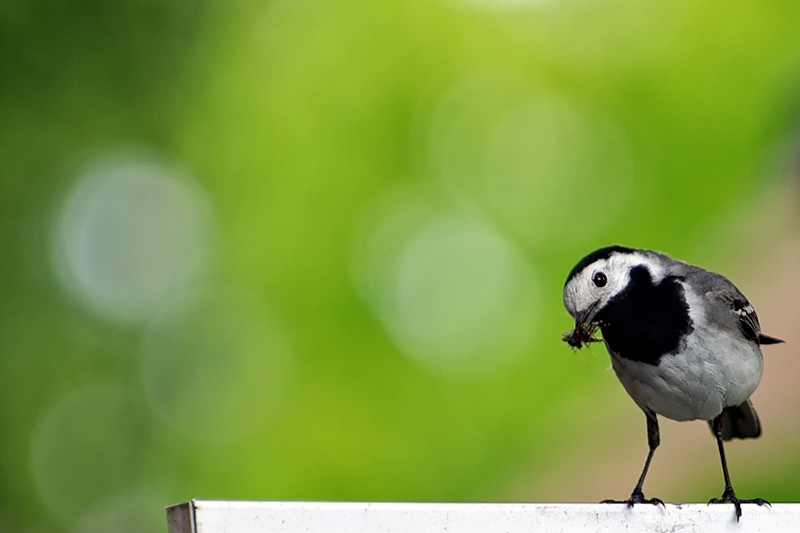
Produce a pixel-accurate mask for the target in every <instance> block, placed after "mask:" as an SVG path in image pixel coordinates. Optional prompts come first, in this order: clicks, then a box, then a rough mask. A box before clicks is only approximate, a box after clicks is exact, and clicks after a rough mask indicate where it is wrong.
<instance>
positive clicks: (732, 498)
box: [708, 487, 769, 522]
mask: <svg viewBox="0 0 800 533" xmlns="http://www.w3.org/2000/svg"><path fill="white" fill-rule="evenodd" d="M708 503H709V505H710V504H712V503H732V504H733V506H734V507H735V508H736V521H737V522H738V521H739V518H741V517H742V504H743V503H755V504H756V505H769V502H768V501H767V500H765V499H764V498H753V499H750V500H740V499H739V498H737V497H736V494H735V493H734V492H733V488H732V487H728V488H726V489H725V492H723V493H722V497H721V498H711V499H710V500H708Z"/></svg>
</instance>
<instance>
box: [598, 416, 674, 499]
mask: <svg viewBox="0 0 800 533" xmlns="http://www.w3.org/2000/svg"><path fill="white" fill-rule="evenodd" d="M644 414H645V417H646V418H647V444H648V445H649V447H650V450H649V451H648V452H647V459H645V461H644V468H642V474H641V475H640V476H639V482H638V483H636V487H634V489H633V492H631V497H630V498H628V499H627V500H603V501H602V502H600V503H626V504H628V507H633V505H634V504H636V503H651V504H654V505H664V502H663V501H661V500H659V499H658V498H645V497H644V493H643V492H642V485H644V478H645V477H646V476H647V470H648V469H649V468H650V461H651V460H652V459H653V454H654V453H655V451H656V448H658V445H659V444H660V443H661V436H660V434H659V432H658V419H657V418H656V414H655V413H654V412H652V411H650V410H646V411H645V412H644Z"/></svg>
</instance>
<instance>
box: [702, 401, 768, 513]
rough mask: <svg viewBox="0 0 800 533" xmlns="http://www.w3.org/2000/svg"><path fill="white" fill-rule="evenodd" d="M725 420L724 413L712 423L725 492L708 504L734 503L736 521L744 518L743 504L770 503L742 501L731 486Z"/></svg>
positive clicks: (761, 499)
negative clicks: (725, 445)
mask: <svg viewBox="0 0 800 533" xmlns="http://www.w3.org/2000/svg"><path fill="white" fill-rule="evenodd" d="M724 421H725V418H724V413H720V415H719V416H717V417H716V418H715V419H714V421H713V422H712V427H713V429H714V436H715V437H716V438H717V447H718V448H719V460H720V461H721V462H722V475H723V476H725V490H724V491H723V492H722V497H721V498H711V499H710V500H709V501H708V503H710V504H711V503H732V504H733V506H734V507H735V508H736V521H737V522H738V521H739V518H741V516H742V504H743V503H755V504H758V505H764V504H766V505H769V502H768V501H767V500H765V499H763V498H753V499H752V500H740V499H739V498H737V497H736V493H735V492H733V485H731V476H730V474H729V473H728V461H726V460H725V447H724V446H723V445H722V427H723V424H724Z"/></svg>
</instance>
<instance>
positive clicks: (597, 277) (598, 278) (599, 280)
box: [592, 272, 608, 287]
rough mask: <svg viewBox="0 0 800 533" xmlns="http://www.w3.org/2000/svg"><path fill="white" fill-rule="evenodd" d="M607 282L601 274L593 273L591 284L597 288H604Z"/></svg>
mask: <svg viewBox="0 0 800 533" xmlns="http://www.w3.org/2000/svg"><path fill="white" fill-rule="evenodd" d="M607 282H608V278H606V275H605V274H603V273H602V272H595V274H594V276H592V283H594V284H595V285H597V286H598V287H605V286H606V283H607Z"/></svg>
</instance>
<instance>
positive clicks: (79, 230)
mask: <svg viewBox="0 0 800 533" xmlns="http://www.w3.org/2000/svg"><path fill="white" fill-rule="evenodd" d="M211 233H212V216H211V208H210V202H209V201H208V199H207V197H206V195H205V194H204V193H203V191H202V189H200V188H199V186H198V185H197V184H196V183H195V182H193V181H192V180H191V179H190V178H189V177H188V176H187V175H186V173H185V172H184V171H182V170H180V169H177V168H175V167H174V166H171V165H168V164H166V163H164V162H162V161H159V160H158V159H156V158H153V157H150V156H148V155H146V154H144V153H140V152H118V153H113V154H110V155H105V156H100V157H98V158H96V159H95V160H94V161H92V162H91V163H90V164H88V165H87V166H85V167H84V168H83V170H82V171H81V172H80V173H79V176H78V178H77V180H76V182H75V185H74V187H73V188H72V189H71V190H70V191H69V192H68V194H67V196H66V198H65V200H64V204H63V208H62V210H61V212H60V215H59V217H58V218H57V220H56V225H55V228H54V231H53V238H52V256H53V263H54V268H55V271H56V274H57V277H58V279H59V281H60V282H61V284H62V285H63V286H64V288H65V289H66V290H67V292H68V293H69V294H71V295H72V296H74V297H75V298H76V299H77V300H79V301H80V302H82V303H83V304H84V305H85V306H87V307H88V308H89V309H91V310H92V311H93V312H95V313H96V314H97V315H99V316H100V317H102V318H104V319H107V320H111V321H115V322H128V323H130V322H133V323H137V322H138V323H141V322H144V321H146V320H148V319H149V318H151V317H153V316H154V315H156V314H158V313H161V312H163V310H164V309H165V308H175V307H179V306H180V305H181V304H182V303H183V302H185V301H186V300H187V299H188V298H189V296H190V294H191V290H192V287H193V286H194V284H195V283H196V282H197V280H198V279H199V278H200V277H201V275H202V274H203V273H204V271H205V270H206V269H207V267H208V263H209V258H210V247H211V240H212V239H211Z"/></svg>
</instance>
